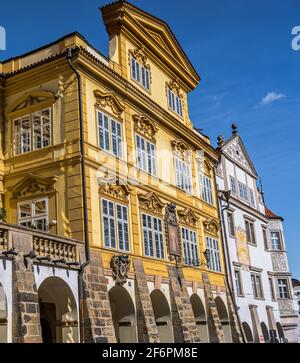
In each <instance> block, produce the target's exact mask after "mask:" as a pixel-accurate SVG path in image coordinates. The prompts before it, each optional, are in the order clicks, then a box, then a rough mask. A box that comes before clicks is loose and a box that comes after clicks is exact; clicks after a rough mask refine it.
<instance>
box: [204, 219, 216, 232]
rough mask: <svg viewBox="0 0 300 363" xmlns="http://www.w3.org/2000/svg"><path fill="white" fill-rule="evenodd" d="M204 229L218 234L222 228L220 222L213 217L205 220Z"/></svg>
mask: <svg viewBox="0 0 300 363" xmlns="http://www.w3.org/2000/svg"><path fill="white" fill-rule="evenodd" d="M203 226H204V230H205V232H207V233H210V234H213V235H215V236H216V235H217V234H218V232H219V229H220V223H219V222H217V221H215V220H214V219H212V218H208V219H206V220H205V221H204V222H203Z"/></svg>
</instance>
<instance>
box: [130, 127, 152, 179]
mask: <svg viewBox="0 0 300 363" xmlns="http://www.w3.org/2000/svg"><path fill="white" fill-rule="evenodd" d="M135 142H136V165H137V167H138V169H140V170H143V171H145V172H146V173H149V174H151V175H153V176H157V157H156V145H155V144H154V143H153V142H150V141H149V140H147V139H146V138H144V137H143V136H141V135H139V134H136V135H135Z"/></svg>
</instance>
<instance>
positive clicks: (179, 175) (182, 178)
mask: <svg viewBox="0 0 300 363" xmlns="http://www.w3.org/2000/svg"><path fill="white" fill-rule="evenodd" d="M175 174H176V186H177V187H178V188H180V189H183V190H185V191H186V192H188V193H192V182H191V170H190V164H189V163H186V162H184V161H183V160H181V159H179V158H177V157H175Z"/></svg>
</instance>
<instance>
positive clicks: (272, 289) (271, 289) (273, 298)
mask: <svg viewBox="0 0 300 363" xmlns="http://www.w3.org/2000/svg"><path fill="white" fill-rule="evenodd" d="M269 285H270V292H271V299H272V300H275V293H274V286H273V280H272V277H269Z"/></svg>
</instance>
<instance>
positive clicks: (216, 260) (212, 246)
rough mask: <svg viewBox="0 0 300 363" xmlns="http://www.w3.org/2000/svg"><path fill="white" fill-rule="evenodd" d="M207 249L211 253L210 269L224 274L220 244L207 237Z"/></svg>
mask: <svg viewBox="0 0 300 363" xmlns="http://www.w3.org/2000/svg"><path fill="white" fill-rule="evenodd" d="M206 248H207V250H208V251H209V262H208V268H209V269H210V270H212V271H217V272H222V268H221V257H220V251H219V242H218V241H217V240H215V239H213V238H210V237H206Z"/></svg>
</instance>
